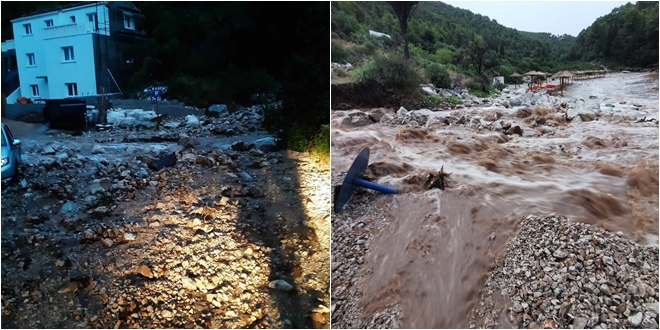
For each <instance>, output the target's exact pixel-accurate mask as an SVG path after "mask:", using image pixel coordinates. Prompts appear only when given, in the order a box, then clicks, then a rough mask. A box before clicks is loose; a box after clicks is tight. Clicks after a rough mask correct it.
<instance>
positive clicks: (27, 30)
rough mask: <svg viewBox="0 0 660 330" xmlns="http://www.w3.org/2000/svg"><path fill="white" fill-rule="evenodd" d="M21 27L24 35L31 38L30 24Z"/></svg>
mask: <svg viewBox="0 0 660 330" xmlns="http://www.w3.org/2000/svg"><path fill="white" fill-rule="evenodd" d="M23 27H24V28H25V35H26V36H31V35H32V24H23Z"/></svg>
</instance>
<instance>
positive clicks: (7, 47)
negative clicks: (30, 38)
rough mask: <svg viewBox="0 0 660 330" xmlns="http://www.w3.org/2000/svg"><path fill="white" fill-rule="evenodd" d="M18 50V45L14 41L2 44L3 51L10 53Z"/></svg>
mask: <svg viewBox="0 0 660 330" xmlns="http://www.w3.org/2000/svg"><path fill="white" fill-rule="evenodd" d="M15 49H16V43H15V42H14V39H11V40H7V41H5V42H3V43H2V51H3V52H6V51H10V50H15Z"/></svg>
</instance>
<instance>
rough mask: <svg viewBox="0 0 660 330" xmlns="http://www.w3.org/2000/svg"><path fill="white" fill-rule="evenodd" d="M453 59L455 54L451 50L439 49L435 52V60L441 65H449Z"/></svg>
mask: <svg viewBox="0 0 660 330" xmlns="http://www.w3.org/2000/svg"><path fill="white" fill-rule="evenodd" d="M452 58H453V53H452V51H451V50H449V49H438V50H436V51H435V60H436V61H437V62H438V63H440V64H449V63H451V61H452Z"/></svg>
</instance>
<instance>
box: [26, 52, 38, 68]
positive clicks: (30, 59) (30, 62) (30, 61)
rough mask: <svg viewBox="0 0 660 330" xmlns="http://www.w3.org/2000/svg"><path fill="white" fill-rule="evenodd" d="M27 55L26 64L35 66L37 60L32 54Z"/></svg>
mask: <svg viewBox="0 0 660 330" xmlns="http://www.w3.org/2000/svg"><path fill="white" fill-rule="evenodd" d="M27 57H28V65H29V66H36V65H37V61H36V60H35V59H34V54H27Z"/></svg>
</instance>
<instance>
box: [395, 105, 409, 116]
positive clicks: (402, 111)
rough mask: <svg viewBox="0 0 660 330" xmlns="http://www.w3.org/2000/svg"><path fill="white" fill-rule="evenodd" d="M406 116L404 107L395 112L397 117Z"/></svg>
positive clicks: (406, 112) (406, 111)
mask: <svg viewBox="0 0 660 330" xmlns="http://www.w3.org/2000/svg"><path fill="white" fill-rule="evenodd" d="M406 114H408V110H407V109H406V108H404V107H401V108H399V110H397V112H396V115H397V116H403V115H406Z"/></svg>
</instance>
